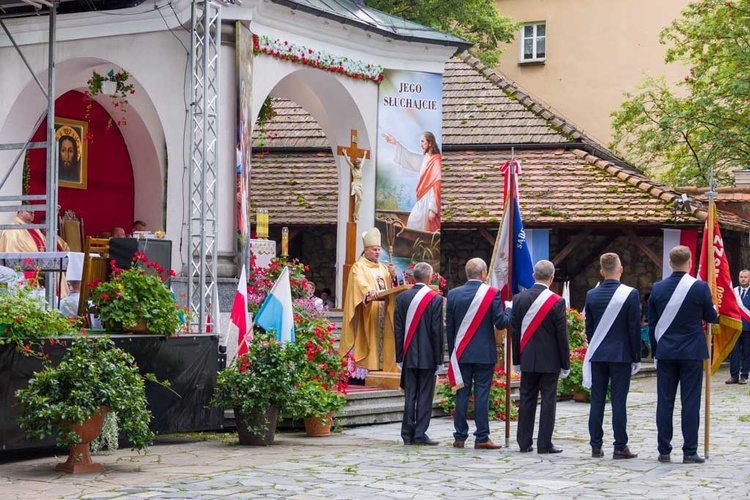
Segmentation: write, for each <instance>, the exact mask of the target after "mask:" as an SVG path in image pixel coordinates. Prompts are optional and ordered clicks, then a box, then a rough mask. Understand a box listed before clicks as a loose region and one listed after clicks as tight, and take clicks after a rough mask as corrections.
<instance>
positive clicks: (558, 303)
mask: <svg viewBox="0 0 750 500" xmlns="http://www.w3.org/2000/svg"><path fill="white" fill-rule="evenodd" d="M554 280H555V265H554V264H552V262H550V261H548V260H540V261H539V262H537V263H536V265H534V281H535V283H534V286H532V287H531V288H529V289H528V290H524V291H523V292H521V293H519V294H518V295H516V296H515V297H513V318H512V319H511V336H512V340H513V359H514V360H515V361H514V362H515V363H516V364H515V365H514V369H515V370H516V371H517V372H520V373H521V387H520V393H521V403H520V406H519V408H518V429H517V432H516V439H517V441H518V446H519V447H520V448H521V453H528V452H531V451H534V447H533V446H532V443H533V434H534V419H535V417H536V405H537V400H538V398H539V392H540V391H541V393H542V407H541V411H540V413H539V434H537V438H536V445H537V453H541V454H546V453H561V452H562V449H561V448H558V447H556V446H555V445H553V444H552V432H553V431H554V429H555V411H556V407H557V379H558V377H559V378H565V377H567V376H568V375H570V345H569V344H568V322H567V318H566V316H565V300H564V299H563V298H562V297H560V296H559V295H557V294H555V293H552V292H551V291H550V289H549V286H550V285H551V284H552V282H553V281H554Z"/></svg>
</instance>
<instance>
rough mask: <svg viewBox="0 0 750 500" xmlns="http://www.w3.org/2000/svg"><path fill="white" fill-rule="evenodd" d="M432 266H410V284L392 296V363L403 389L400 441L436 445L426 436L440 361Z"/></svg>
mask: <svg viewBox="0 0 750 500" xmlns="http://www.w3.org/2000/svg"><path fill="white" fill-rule="evenodd" d="M431 279H432V266H430V265H429V264H428V263H426V262H420V263H419V264H417V265H415V266H414V281H415V282H416V283H415V284H414V286H413V287H412V288H411V289H410V290H407V291H405V292H403V293H401V294H400V295H399V296H398V297H396V312H395V314H394V316H393V324H394V330H395V335H396V363H398V366H399V368H400V369H401V388H402V389H403V390H404V419H403V421H402V423H401V438H402V439H403V440H404V444H415V445H423V444H427V445H436V444H439V443H438V441H434V440H432V439H430V438H429V437H428V436H427V428H428V427H429V426H430V417H431V416H432V400H433V398H434V395H435V371H436V370H437V369H438V368H440V367H441V366H442V365H443V297H442V296H441V295H440V294H439V293H438V292H436V291H434V290H432V289H430V287H429V283H430V280H431Z"/></svg>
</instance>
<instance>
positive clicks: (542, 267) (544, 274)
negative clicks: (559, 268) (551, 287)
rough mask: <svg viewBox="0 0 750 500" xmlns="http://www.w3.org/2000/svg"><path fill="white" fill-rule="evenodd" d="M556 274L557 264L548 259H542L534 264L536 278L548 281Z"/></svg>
mask: <svg viewBox="0 0 750 500" xmlns="http://www.w3.org/2000/svg"><path fill="white" fill-rule="evenodd" d="M554 275H555V265H554V264H553V263H552V262H550V261H548V260H540V261H539V262H537V263H536V264H535V265H534V278H535V279H537V280H538V281H547V280H549V279H550V278H551V277H553V276H554Z"/></svg>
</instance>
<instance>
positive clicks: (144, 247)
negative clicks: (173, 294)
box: [109, 238, 172, 277]
mask: <svg viewBox="0 0 750 500" xmlns="http://www.w3.org/2000/svg"><path fill="white" fill-rule="evenodd" d="M135 252H143V253H144V254H146V258H147V259H148V260H149V262H157V263H158V264H159V265H161V266H162V267H163V268H164V274H165V277H166V273H167V271H168V270H170V269H172V242H171V241H170V240H155V239H135V238H111V239H110V240H109V258H110V259H114V261H115V262H116V263H117V266H118V267H120V268H122V269H128V268H129V267H130V266H131V265H132V264H133V255H134V254H135Z"/></svg>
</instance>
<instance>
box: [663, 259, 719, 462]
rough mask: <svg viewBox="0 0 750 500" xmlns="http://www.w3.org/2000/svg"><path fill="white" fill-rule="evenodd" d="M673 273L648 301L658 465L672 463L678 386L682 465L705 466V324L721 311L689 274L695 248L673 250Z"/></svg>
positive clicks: (704, 285) (704, 284) (701, 282)
mask: <svg viewBox="0 0 750 500" xmlns="http://www.w3.org/2000/svg"><path fill="white" fill-rule="evenodd" d="M669 265H670V267H671V268H672V274H671V275H669V276H668V277H667V278H665V279H663V280H662V281H658V282H656V283H654V285H653V288H652V289H651V297H649V301H648V329H649V336H650V337H651V345H652V346H653V348H654V363H655V364H656V389H657V399H656V401H657V402H656V429H657V444H658V448H659V462H670V461H671V459H670V453H671V452H672V432H673V427H672V417H673V414H674V401H675V396H676V395H677V386H678V385H679V386H680V402H681V403H682V439H683V444H682V453H683V458H682V463H686V464H700V463H703V462H705V459H704V458H703V457H701V456H700V455H698V428H699V426H700V403H701V382H702V380H703V360H705V359H707V358H708V346H707V345H706V337H705V335H704V332H703V321H706V322H709V323H714V322H716V320H717V314H716V310H715V309H714V305H713V302H712V299H711V290H710V289H709V288H708V285H707V284H706V283H705V282H704V281H698V280H696V279H695V278H693V277H692V276H690V275H689V274H688V272H689V271H690V270H691V269H692V268H693V259H692V255H691V254H690V249H689V248H688V247H686V246H682V245H679V246H676V247H674V248H673V249H672V250H671V251H670V252H669Z"/></svg>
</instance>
